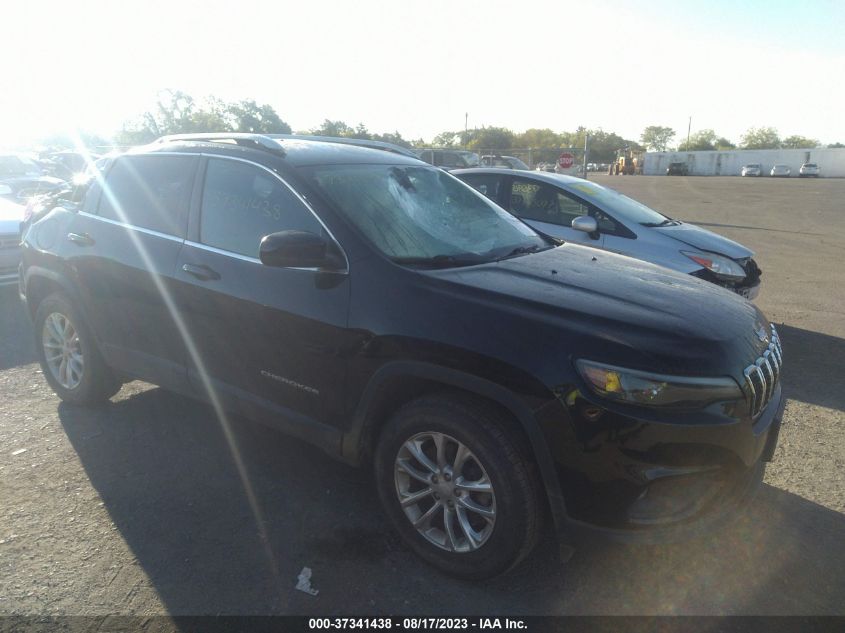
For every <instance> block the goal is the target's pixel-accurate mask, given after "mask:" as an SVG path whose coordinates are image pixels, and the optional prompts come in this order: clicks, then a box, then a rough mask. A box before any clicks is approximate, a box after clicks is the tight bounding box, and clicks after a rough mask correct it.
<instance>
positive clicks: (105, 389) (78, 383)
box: [35, 292, 121, 405]
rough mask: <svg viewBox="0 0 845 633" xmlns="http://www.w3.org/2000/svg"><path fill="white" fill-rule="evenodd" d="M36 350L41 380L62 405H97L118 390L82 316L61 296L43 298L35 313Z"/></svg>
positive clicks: (117, 383) (62, 294)
mask: <svg viewBox="0 0 845 633" xmlns="http://www.w3.org/2000/svg"><path fill="white" fill-rule="evenodd" d="M35 349H36V353H37V354H38V361H39V363H40V364H41V370H42V371H43V373H44V377H45V378H46V379H47V382H48V383H49V385H50V387H51V388H52V389H53V391H55V392H56V395H57V396H59V398H61V399H62V400H64V401H65V402H68V403H71V404H76V405H93V404H99V403H102V402H104V401H106V400H108V399H109V398H111V397H112V396H113V395H114V394H116V393H117V392H118V390H120V386H121V382H120V380H118V379H117V377H116V376H115V374H114V372H112V371H111V369H109V367H108V366H107V365H106V363H105V361H103V357H102V356H101V355H100V352H99V350H98V349H97V345H96V343H95V341H94V337H93V336H92V335H91V331H90V330H89V329H88V325H87V324H86V323H85V320H84V319H83V318H82V314H81V313H80V312H79V310H77V309H76V306H74V305H73V302H72V301H71V300H70V298H69V297H68V296H67V295H65V294H64V293H62V292H56V293H53V294H51V295H49V296H48V297H46V298H45V299H44V300H43V301H42V302H41V303H40V304H39V306H38V309H37V310H36V312H35Z"/></svg>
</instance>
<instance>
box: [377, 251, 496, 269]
mask: <svg viewBox="0 0 845 633" xmlns="http://www.w3.org/2000/svg"><path fill="white" fill-rule="evenodd" d="M392 259H393V261H394V262H396V263H397V264H401V265H403V266H419V267H422V268H458V267H459V266H474V265H475V264H482V263H484V262H485V261H487V260H485V259H484V258H483V257H481V256H479V255H471V254H467V255H432V256H431V257H394V258H392Z"/></svg>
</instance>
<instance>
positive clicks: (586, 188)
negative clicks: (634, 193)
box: [567, 180, 674, 226]
mask: <svg viewBox="0 0 845 633" xmlns="http://www.w3.org/2000/svg"><path fill="white" fill-rule="evenodd" d="M567 189H568V190H569V191H571V192H572V193H574V194H575V195H577V196H580V197H582V198H584V199H585V200H587V201H588V202H592V203H593V204H595V205H597V206H599V207H602V208H603V209H604V210H605V211H608V212H609V213H610V214H611V215H612V216H614V217H615V218H616V219H618V220H622V221H627V222H634V223H636V224H641V225H643V226H665V225H667V224H673V223H674V221H673V220H672V219H670V218H668V217H666V216H665V215H663V214H662V213H658V212H657V211H655V210H654V209H651V208H649V207H647V206H645V205H644V204H642V203H640V202H637V201H636V200H634V199H633V198H629V197H628V196H623V195H622V194H621V193H619V192H618V191H614V190H613V189H608V188H607V187H602V186H601V185H597V184H594V183H592V182H589V181H586V180H585V181H584V182H579V183H578V184H575V185H570V186H569V187H567Z"/></svg>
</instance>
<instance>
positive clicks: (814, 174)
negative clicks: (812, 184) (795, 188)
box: [798, 163, 819, 178]
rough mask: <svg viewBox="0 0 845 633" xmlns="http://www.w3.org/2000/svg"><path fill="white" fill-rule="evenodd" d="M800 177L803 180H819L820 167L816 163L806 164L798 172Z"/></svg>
mask: <svg viewBox="0 0 845 633" xmlns="http://www.w3.org/2000/svg"><path fill="white" fill-rule="evenodd" d="M798 175H799V176H800V177H801V178H805V177H807V178H818V177H819V166H818V165H817V164H816V163H804V164H803V165H801V169H799V170H798Z"/></svg>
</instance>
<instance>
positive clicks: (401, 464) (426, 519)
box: [375, 393, 543, 579]
mask: <svg viewBox="0 0 845 633" xmlns="http://www.w3.org/2000/svg"><path fill="white" fill-rule="evenodd" d="M513 424H514V421H513V420H511V419H509V418H508V416H507V415H505V414H504V413H503V412H501V411H500V410H499V409H498V408H497V407H495V406H493V405H491V404H488V403H487V402H485V401H483V400H476V399H474V398H470V397H463V396H462V395H460V394H454V395H453V394H448V393H445V394H440V395H432V396H424V397H422V398H419V399H417V400H413V401H411V402H409V403H408V404H406V405H405V406H403V407H402V408H401V409H399V410H398V411H397V412H396V413H395V414H394V415H393V417H392V418H391V419H390V420H389V421H388V423H387V425H386V427H385V428H384V430H383V431H382V433H381V437H380V438H379V443H378V447H377V450H376V455H375V472H376V482H377V483H376V485H377V487H378V491H379V496H380V498H381V501H382V504H383V506H384V509H385V511H386V513H387V515H388V517H389V518H390V521H391V523H392V524H393V526H394V527H395V528H396V530H397V531H398V532H399V534H400V535H401V536H402V538H403V539H404V541H405V542H406V543H407V544H408V546H409V547H410V548H411V549H412V550H414V552H416V553H417V554H418V555H419V556H420V557H421V558H423V559H424V560H425V561H427V562H428V563H430V564H432V565H434V566H435V567H437V568H438V569H440V570H442V571H444V572H446V573H447V574H450V575H452V576H457V577H459V578H465V579H482V578H490V577H492V576H496V575H498V574H501V573H504V572H506V571H508V570H510V569H511V568H513V567H514V566H516V565H517V564H518V563H519V562H520V561H522V560H523V559H524V558H525V557H526V556H527V555H528V553H529V552H530V551H531V550H532V549H533V547H534V545H535V544H536V542H537V538H538V535H539V532H540V527H541V524H542V508H543V505H542V502H541V496H540V484H539V480H538V477H537V474H536V467H535V465H534V463H533V461H532V460H531V459H530V456H529V451H528V449H527V447H526V446H525V442H524V441H523V440H522V438H521V436H519V435H518V434H516V433H515V432H514V431H513ZM438 438H440V439H439V442H440V443H442V445H443V447H444V448H443V449H442V450H441V451H440V452H439V453H438V446H439V445H440V444H439V443H438ZM409 447H410V449H409ZM417 457H419V459H417ZM462 457H463V461H462ZM426 464H428V466H426ZM411 472H414V473H415V474H413V475H411V474H410V473H411ZM485 482H486V483H485ZM488 488H489V491H488ZM426 490H428V492H426ZM413 495H416V496H413ZM412 496H413V498H412V499H411V497H412ZM400 498H402V499H404V500H405V501H404V504H403V502H401V501H400ZM417 499H418V501H417ZM409 501H410V502H409ZM414 521H416V522H418V525H417V527H415V525H414ZM447 521H448V522H449V526H451V527H449V526H447Z"/></svg>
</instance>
